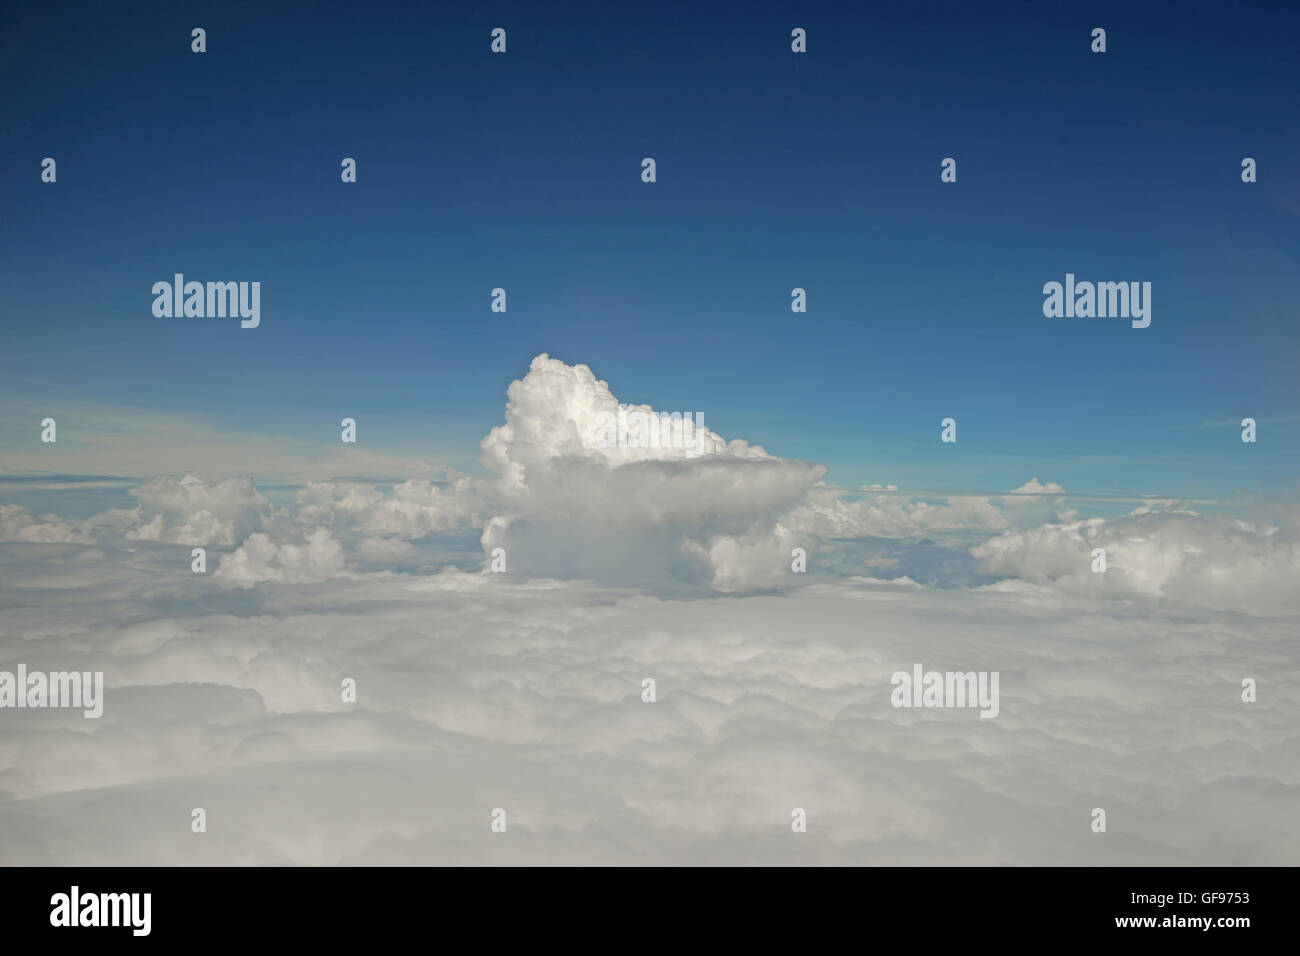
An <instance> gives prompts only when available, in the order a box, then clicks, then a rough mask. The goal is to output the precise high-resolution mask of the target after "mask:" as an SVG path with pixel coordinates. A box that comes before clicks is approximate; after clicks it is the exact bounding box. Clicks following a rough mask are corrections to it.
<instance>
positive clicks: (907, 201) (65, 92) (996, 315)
mask: <svg viewBox="0 0 1300 956" xmlns="http://www.w3.org/2000/svg"><path fill="white" fill-rule="evenodd" d="M427 9H428V8H427V7H425V5H422V4H404V5H388V4H382V3H376V4H368V5H365V6H364V7H357V6H354V5H342V4H317V5H312V6H311V7H310V8H308V7H305V6H294V7H291V8H290V7H280V8H277V7H276V5H261V4H243V5H239V4H236V5H231V4H219V5H211V6H209V5H206V4H196V5H186V4H160V5H156V6H155V7H153V8H152V9H150V8H143V12H134V13H132V12H123V11H121V10H116V9H105V8H101V7H99V6H97V5H89V4H85V5H59V4H27V3H24V4H18V5H17V6H16V7H14V6H13V5H11V6H10V7H8V8H6V11H5V12H4V13H3V14H2V15H0V16H3V18H4V19H3V27H4V29H3V31H0V32H2V33H3V40H0V43H2V44H3V48H2V49H0V53H3V56H0V88H3V89H4V90H5V95H4V96H3V98H0V130H2V131H3V132H0V138H2V141H3V144H4V148H3V150H0V173H2V175H0V207H2V208H3V209H4V216H3V220H2V221H0V269H2V270H3V291H2V292H0V302H3V309H2V310H0V311H2V312H3V329H4V338H5V343H6V347H5V348H4V349H3V350H0V376H3V380H4V383H5V384H4V386H3V391H2V392H0V396H2V397H3V398H4V399H5V400H6V401H7V402H8V404H9V405H10V407H11V408H15V407H17V408H22V409H26V408H28V407H40V408H42V409H45V408H49V409H52V411H51V412H50V414H56V413H59V410H60V409H61V408H65V407H66V408H78V407H84V406H86V405H101V406H104V407H111V408H114V409H121V410H122V411H121V412H120V414H121V415H122V416H124V417H129V416H130V415H132V414H133V412H132V410H133V409H138V410H140V411H141V412H142V413H144V412H147V413H149V414H153V415H157V414H160V413H166V414H174V415H176V416H178V417H180V418H181V419H188V418H199V419H202V420H205V421H209V422H212V423H214V426H215V427H220V428H222V429H224V430H227V431H231V432H243V433H256V434H271V435H283V436H292V437H293V438H296V439H299V440H301V441H304V442H311V441H314V440H317V439H318V440H319V441H320V442H322V443H337V439H338V429H337V423H338V420H339V419H340V418H341V417H342V416H344V415H350V416H353V417H355V418H357V419H358V421H359V422H360V423H361V424H362V434H363V441H364V442H366V443H367V444H369V445H371V447H375V448H380V449H390V450H392V451H394V452H402V453H409V454H417V455H419V456H422V457H425V458H427V459H429V460H436V461H442V462H446V463H448V464H452V465H454V466H456V467H459V468H462V469H471V468H473V467H474V461H475V459H476V457H477V454H478V447H477V443H478V440H479V438H481V437H482V435H483V434H484V433H485V432H486V431H487V430H488V428H490V427H491V426H492V425H494V424H497V423H499V422H500V421H501V419H502V406H503V402H504V392H505V388H506V386H507V384H508V383H509V382H510V381H511V380H512V379H515V378H518V377H520V376H522V375H523V373H524V372H525V371H526V369H527V367H528V362H529V360H530V359H531V358H532V357H533V356H534V355H536V354H538V353H540V352H548V353H550V354H551V355H553V356H555V357H557V358H561V359H563V360H564V361H566V362H569V363H575V362H583V363H586V364H588V365H590V366H591V367H592V368H593V370H594V371H595V372H596V374H597V375H599V376H601V377H603V378H605V379H606V380H608V381H609V382H610V385H611V387H612V389H613V391H614V393H615V394H616V395H618V396H619V397H620V398H621V399H623V400H625V401H633V402H647V403H650V404H653V405H654V406H656V407H657V408H662V409H665V410H682V411H688V410H689V411H699V412H702V413H703V415H704V420H705V422H706V423H707V424H708V425H709V426H710V427H711V428H713V429H714V430H716V431H718V432H720V433H721V434H723V435H724V436H726V437H728V438H730V437H743V438H745V439H747V440H749V441H751V442H756V443H759V444H762V445H764V446H765V447H766V448H767V449H768V450H769V451H770V452H772V453H773V454H778V455H782V456H786V457H801V458H808V459H811V460H815V461H819V462H823V463H826V464H828V465H829V466H830V467H831V471H830V474H829V475H828V480H830V481H832V482H835V483H838V484H843V485H847V486H855V485H857V484H860V483H864V482H887V483H894V484H898V485H900V486H902V487H904V488H929V489H951V490H959V489H979V490H1006V489H1010V488H1013V487H1016V486H1018V485H1020V484H1022V483H1023V482H1024V481H1026V480H1027V479H1029V478H1030V477H1031V476H1033V475H1037V476H1038V477H1039V478H1041V479H1042V480H1043V481H1054V482H1058V483H1060V484H1062V485H1064V486H1065V488H1066V489H1067V490H1069V491H1072V492H1075V491H1077V492H1089V493H1098V494H1103V493H1148V494H1167V495H1187V496H1196V495H1228V494H1231V493H1233V492H1234V491H1238V490H1250V491H1265V492H1271V491H1281V490H1286V489H1293V488H1294V487H1295V481H1296V475H1297V471H1298V466H1300V454H1298V453H1297V448H1300V440H1298V439H1300V402H1298V401H1297V398H1298V394H1297V393H1298V390H1297V386H1296V378H1297V360H1298V359H1300V332H1298V331H1297V320H1298V319H1300V316H1298V315H1297V308H1296V299H1295V283H1296V277H1297V275H1300V269H1298V268H1297V266H1298V265H1300V175H1298V174H1300V129H1297V126H1296V124H1295V122H1294V117H1295V116H1297V115H1300V66H1297V59H1296V57H1295V54H1294V48H1293V47H1294V37H1295V36H1296V35H1297V27H1300V12H1298V11H1297V9H1296V8H1295V7H1294V6H1288V5H1285V4H1272V5H1262V6H1258V7H1251V6H1249V5H1248V6H1245V7H1243V6H1241V5H1231V6H1229V5H1201V4H1192V5H1188V6H1186V7H1182V6H1179V7H1177V8H1173V7H1171V8H1164V9H1161V10H1145V11H1134V10H1130V9H1126V5H1123V4H1116V5H1108V4H1063V5H1052V6H1051V7H1050V8H1044V7H1043V6H1042V5H1038V4H1033V5H1031V4H1021V5H998V9H997V10H994V11H990V10H986V9H977V8H975V7H973V6H968V5H958V4H951V5H949V4H923V5H916V6H910V5H909V6H908V7H907V8H906V9H903V8H900V9H892V10H883V11H870V12H868V11H867V10H865V9H863V8H857V7H854V8H846V7H845V6H844V5H839V4H824V5H807V4H798V5H794V4H790V5H785V4H763V3H757V4H755V3H747V4H743V5H741V4H737V5H724V6H716V7H710V8H708V9H707V10H706V9H704V8H703V7H701V6H700V5H683V6H680V7H679V6H675V5H672V4H656V5H653V6H651V7H648V8H644V9H639V8H638V9H627V10H623V9H620V10H619V12H618V15H617V16H615V15H613V13H612V8H610V7H609V5H608V4H590V5H583V4H559V5H545V6H541V5H536V4H517V5H512V4H494V5H491V6H490V7H481V6H480V5H476V4H464V5H453V6H451V7H450V8H449V9H448V10H447V12H446V13H445V14H440V16H439V18H438V20H437V22H438V23H439V24H440V26H439V27H437V28H434V27H432V26H431V23H433V22H434V19H433V18H431V17H430V15H429V14H428V12H427ZM194 26H202V27H204V28H205V29H206V30H207V33H208V52H207V53H205V54H203V55H196V54H193V53H191V52H190V50H189V31H190V29H191V28H192V27H194ZM496 26H501V27H504V28H505V29H506V30H507V31H508V38H509V52H508V53H507V54H506V55H504V56H493V55H491V54H490V53H489V50H488V44H489V32H490V30H491V29H492V28H493V27H496ZM795 26H801V27H804V28H805V29H807V31H808V37H809V40H808V44H809V52H808V53H807V54H804V55H795V54H793V53H791V52H790V47H789V34H790V30H791V29H792V28H793V27H795ZM1094 26H1102V27H1105V28H1106V29H1107V31H1108V52H1107V53H1105V54H1104V55H1094V54H1092V53H1091V52H1090V51H1089V34H1090V31H1091V29H1092V28H1093V27H1094ZM45 156H52V157H54V158H55V159H56V160H57V162H58V182H57V183H55V184H53V185H49V184H44V183H41V182H40V180H39V172H40V160H41V159H42V158H43V157H45ZM344 156H351V157H355V158H356V159H357V162H358V180H359V181H358V182H357V183H356V184H355V185H344V184H342V183H341V182H340V181H339V161H340V159H341V158H342V157H344ZM644 156H653V157H654V158H655V159H656V161H657V164H658V182H656V183H654V184H652V185H647V184H644V183H642V182H641V181H640V160H641V158H642V157H644ZM945 156H952V157H955V158H956V159H957V162H958V182H957V183H956V184H943V183H941V182H940V181H939V162H940V160H941V159H942V158H943V157H945ZM1243 156H1252V157H1254V158H1255V159H1256V160H1257V161H1258V164H1259V182H1257V183H1255V184H1251V185H1246V184H1243V183H1242V182H1241V181H1240V178H1239V169H1240V162H1241V158H1242V157H1243ZM176 272H183V273H185V275H186V277H187V278H189V279H196V280H200V281H204V280H257V281H260V282H261V283H262V323H261V326H260V328H258V329H256V330H241V329H240V328H239V327H238V323H237V322H232V321H229V320H207V319H159V318H155V317H154V316H153V314H152V312H151V304H152V299H153V297H152V295H151V293H150V288H151V286H152V284H153V283H154V282H155V281H158V280H164V279H168V280H169V279H170V278H171V276H172V275H173V273H176ZM1066 272H1074V273H1076V274H1077V275H1078V276H1079V278H1080V279H1093V280H1115V281H1120V280H1124V281H1128V280H1136V281H1150V282H1151V283H1152V286H1153V313H1152V315H1153V318H1152V324H1151V327H1150V328H1148V329H1144V330H1137V329H1132V328H1130V327H1129V324H1128V323H1127V322H1125V321H1121V320H1095V319H1094V320H1083V319H1046V318H1044V317H1043V315H1042V311H1041V307H1042V292H1041V288H1042V285H1043V283H1045V282H1048V281H1053V280H1055V281H1060V280H1062V279H1063V277H1064V275H1065V273H1066ZM496 286H501V287H504V288H506V290H507V292H508V296H509V311H508V312H507V313H505V314H504V315H500V314H494V313H492V312H490V311H489V308H488V306H489V293H490V290H491V289H492V288H493V287H496ZM795 286H800V287H803V288H805V289H807V290H808V297H809V311H808V312H807V314H804V315H796V314H793V313H791V311H790V308H789V302H790V290H791V289H792V288H793V287H795ZM1246 415H1250V416H1252V417H1254V418H1256V419H1257V420H1258V421H1259V422H1260V437H1259V442H1258V443H1257V444H1255V445H1244V444H1242V443H1241V442H1240V440H1239V438H1238V433H1239V431H1240V429H1239V428H1238V427H1235V426H1231V425H1223V424H1218V425H1214V424H1211V425H1206V423H1207V422H1208V423H1216V422H1219V423H1221V422H1232V421H1234V420H1236V421H1239V420H1240V418H1241V417H1243V416H1246ZM946 416H953V417H955V418H956V419H957V420H958V429H959V440H958V443H957V444H956V445H954V446H948V445H942V444H940V442H939V440H938V435H939V421H940V419H942V418H944V417H946ZM7 418H8V420H7V421H6V422H5V423H4V425H3V427H2V428H0V460H3V458H4V457H8V456H10V455H12V454H13V453H14V452H15V451H16V450H17V449H18V448H19V447H23V448H26V447H27V446H28V445H29V444H30V443H31V442H33V441H35V440H36V436H37V431H38V430H37V428H36V424H35V422H30V423H29V422H28V421H27V419H26V418H25V417H22V415H15V414H14V413H12V412H11V414H10V415H8V416H7ZM66 420H67V417H66V415H65V416H64V418H61V420H60V427H61V428H63V427H65V426H64V424H63V422H64V421H66ZM70 424H73V425H75V416H74V419H73V421H72V422H70ZM51 470H62V469H60V468H58V467H57V465H54V466H52V468H51ZM93 470H95V471H98V470H99V469H93ZM268 477H270V476H268ZM321 477H322V478H324V477H329V476H326V475H322V476H321Z"/></svg>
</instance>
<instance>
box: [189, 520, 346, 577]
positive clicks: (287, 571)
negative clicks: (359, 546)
mask: <svg viewBox="0 0 1300 956" xmlns="http://www.w3.org/2000/svg"><path fill="white" fill-rule="evenodd" d="M344 573H345V571H344V561H343V546H342V545H341V544H340V543H339V541H338V539H337V538H335V537H334V535H332V534H331V533H330V532H329V529H327V528H317V529H316V530H315V531H312V532H311V533H310V534H308V535H307V536H306V539H305V540H304V541H302V542H301V543H295V542H276V541H273V540H272V539H271V537H270V535H267V534H265V533H263V532H261V531H258V532H255V533H254V534H250V535H249V536H248V538H247V539H245V541H244V543H243V544H241V545H240V546H239V547H238V548H237V549H235V551H233V552H232V553H231V554H228V555H226V556H225V557H223V558H222V559H221V564H220V566H219V567H218V568H217V571H216V573H215V574H214V577H215V579H216V580H218V581H220V582H221V583H223V584H229V585H232V586H234V587H252V586H253V585H255V584H261V583H263V582H275V583H283V584H302V583H306V582H313V581H325V580H328V579H330V578H335V577H339V576H341V575H342V574H344Z"/></svg>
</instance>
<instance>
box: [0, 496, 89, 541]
mask: <svg viewBox="0 0 1300 956" xmlns="http://www.w3.org/2000/svg"><path fill="white" fill-rule="evenodd" d="M0 541H30V542H34V543H40V544H90V543H91V542H92V541H93V538H91V536H90V532H89V529H88V526H87V524H86V523H85V522H82V523H79V524H72V523H70V522H68V521H65V520H63V519H62V518H60V517H59V516H58V515H42V516H41V517H39V518H35V517H33V516H32V514H31V512H29V511H28V510H27V509H26V508H24V507H22V506H21V505H0Z"/></svg>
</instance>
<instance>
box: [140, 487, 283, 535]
mask: <svg viewBox="0 0 1300 956" xmlns="http://www.w3.org/2000/svg"><path fill="white" fill-rule="evenodd" d="M131 494H132V495H134V496H135V497H136V498H137V499H139V501H140V520H141V524H140V525H139V526H138V527H136V528H134V529H132V530H130V531H128V532H127V537H129V538H132V539H136V540H141V541H165V542H170V543H172V544H188V545H204V546H223V545H225V546H229V545H233V544H234V543H235V542H236V541H239V540H240V539H242V538H243V537H244V536H245V535H247V534H248V533H249V532H250V531H252V530H254V529H256V528H261V527H262V525H263V523H264V521H265V520H266V517H267V509H268V508H269V506H270V502H269V501H268V500H267V499H266V498H265V497H264V496H263V495H262V494H261V493H260V492H259V491H258V490H257V489H256V488H255V487H254V486H253V479H252V478H250V477H247V476H245V477H240V478H227V479H226V480H224V481H220V482H216V483H215V484H208V483H207V482H205V481H203V480H202V479H201V478H199V477H198V476H197V475H189V474H187V475H184V476H183V477H181V478H179V479H177V478H171V477H165V476H164V477H159V478H155V479H153V480H152V481H150V482H149V483H147V484H145V485H142V486H141V487H139V488H135V489H133V490H132V491H131Z"/></svg>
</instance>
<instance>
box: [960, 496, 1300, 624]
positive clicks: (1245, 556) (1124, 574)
mask: <svg viewBox="0 0 1300 956" xmlns="http://www.w3.org/2000/svg"><path fill="white" fill-rule="evenodd" d="M1097 548H1102V549H1104V550H1105V552H1106V571H1105V573H1098V572H1094V571H1093V570H1092V566H1093V556H1092V553H1093V551H1094V550H1095V549H1097ZM972 553H973V554H974V555H975V557H976V558H977V559H978V560H979V561H980V564H981V567H982V568H983V569H984V570H985V571H987V572H990V573H993V574H1000V575H1004V576H1009V577H1015V578H1019V579H1021V580H1024V581H1027V582H1030V583H1033V584H1040V585H1047V586H1050V587H1052V588H1054V589H1056V590H1059V591H1061V592H1063V593H1069V594H1076V595H1088V596H1093V597H1103V596H1106V597H1118V598H1129V599H1150V600H1164V601H1167V602H1173V603H1178V604H1188V605H1194V606H1203V607H1210V608H1217V609H1224V610H1228V609H1231V610H1239V611H1245V612H1247V613H1271V612H1274V611H1277V610H1287V611H1294V610H1296V609H1300V592H1297V590H1296V588H1295V586H1294V585H1295V581H1296V580H1300V548H1298V547H1297V539H1296V535H1295V531H1294V527H1287V526H1286V525H1284V524H1269V525H1265V526H1261V527H1257V526H1256V525H1255V524H1252V523H1249V522H1245V521H1241V520H1239V519H1236V518H1232V517H1229V516H1226V515H1215V516H1208V517H1207V516H1203V515H1199V514H1197V513H1195V512H1190V511H1187V510H1180V509H1170V510H1152V509H1151V508H1150V507H1147V506H1144V507H1141V508H1138V509H1136V510H1135V511H1134V512H1133V513H1132V514H1130V515H1127V516H1124V517H1121V518H1115V519H1105V518H1100V517H1098V518H1089V519H1086V520H1080V521H1073V522H1069V523H1066V524H1047V525H1042V526H1040V527H1037V528H1032V529H1028V530H1024V531H1010V532H1007V533H1005V534H1002V535H1000V536H998V537H995V538H992V539H990V540H988V541H986V542H983V543H981V544H979V545H977V546H976V547H974V548H973V549H972Z"/></svg>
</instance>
